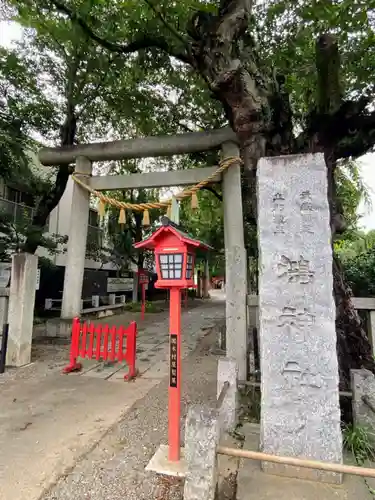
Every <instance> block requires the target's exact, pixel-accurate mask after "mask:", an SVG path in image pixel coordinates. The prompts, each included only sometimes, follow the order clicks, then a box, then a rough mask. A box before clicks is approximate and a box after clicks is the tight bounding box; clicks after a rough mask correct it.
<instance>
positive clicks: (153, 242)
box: [134, 216, 212, 250]
mask: <svg viewBox="0 0 375 500" xmlns="http://www.w3.org/2000/svg"><path fill="white" fill-rule="evenodd" d="M161 224H162V225H161V227H159V229H157V230H156V231H155V232H154V233H152V234H151V236H149V237H147V238H145V239H144V240H142V241H140V242H138V243H135V245H134V248H147V249H154V248H155V247H156V246H157V244H158V242H159V240H160V238H161V237H162V235H163V234H166V233H172V234H174V235H175V236H176V237H177V238H178V239H179V240H180V241H181V242H182V243H185V244H186V245H191V246H194V247H196V248H201V249H203V250H211V249H212V247H210V246H209V245H207V243H204V242H203V241H200V240H197V239H195V238H193V237H192V236H190V234H188V233H186V232H185V231H183V230H182V229H181V228H180V227H179V226H178V225H177V224H175V223H174V222H172V221H171V220H170V219H169V218H168V217H165V216H164V217H162V218H161Z"/></svg>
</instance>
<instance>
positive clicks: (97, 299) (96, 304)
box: [91, 295, 100, 307]
mask: <svg viewBox="0 0 375 500" xmlns="http://www.w3.org/2000/svg"><path fill="white" fill-rule="evenodd" d="M91 304H92V307H99V304H100V297H99V295H93V296H92V297H91Z"/></svg>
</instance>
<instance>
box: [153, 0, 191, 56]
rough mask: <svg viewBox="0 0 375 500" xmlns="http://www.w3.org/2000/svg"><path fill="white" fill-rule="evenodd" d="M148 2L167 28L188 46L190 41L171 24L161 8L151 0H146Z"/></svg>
mask: <svg viewBox="0 0 375 500" xmlns="http://www.w3.org/2000/svg"><path fill="white" fill-rule="evenodd" d="M144 1H145V2H146V4H147V5H148V6H149V7H150V9H152V10H153V11H154V12H155V14H156V15H157V17H158V18H159V19H160V21H161V22H162V23H163V25H164V26H165V27H166V28H167V30H168V31H170V32H171V33H172V35H173V36H174V37H175V38H177V40H179V41H180V42H181V43H182V44H183V45H184V46H185V47H188V42H187V40H186V39H185V38H184V37H183V36H182V35H181V33H179V32H178V31H177V30H176V29H175V28H174V27H173V26H172V25H170V24H169V23H168V22H167V20H166V19H165V17H164V16H163V14H162V13H161V12H160V10H159V9H158V8H157V7H156V5H154V3H153V2H152V1H151V0H144Z"/></svg>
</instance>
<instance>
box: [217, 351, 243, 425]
mask: <svg viewBox="0 0 375 500" xmlns="http://www.w3.org/2000/svg"><path fill="white" fill-rule="evenodd" d="M237 377H238V367H237V363H236V360H235V359H230V358H221V359H219V361H218V365H217V398H219V396H220V393H221V390H222V388H223V385H224V383H225V382H229V388H228V390H227V391H226V395H225V397H224V399H223V402H222V404H221V406H220V408H218V412H219V423H220V432H226V431H231V430H233V429H234V428H235V427H236V424H237V409H238V391H237Z"/></svg>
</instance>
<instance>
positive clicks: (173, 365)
mask: <svg viewBox="0 0 375 500" xmlns="http://www.w3.org/2000/svg"><path fill="white" fill-rule="evenodd" d="M177 355H178V353H177V335H175V334H173V335H170V359H169V387H177V382H178V381H177V370H178V359H177Z"/></svg>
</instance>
